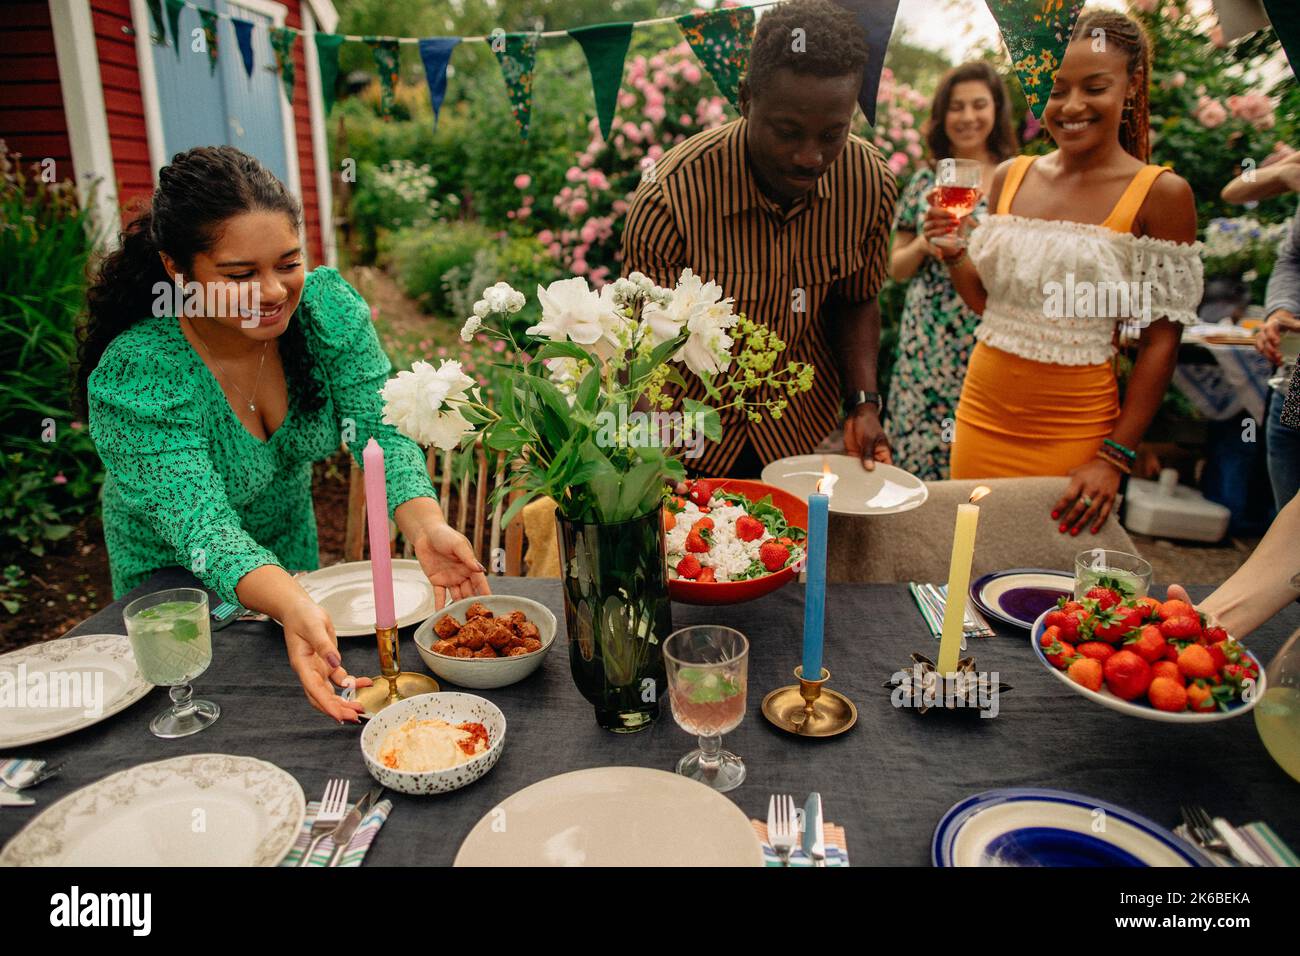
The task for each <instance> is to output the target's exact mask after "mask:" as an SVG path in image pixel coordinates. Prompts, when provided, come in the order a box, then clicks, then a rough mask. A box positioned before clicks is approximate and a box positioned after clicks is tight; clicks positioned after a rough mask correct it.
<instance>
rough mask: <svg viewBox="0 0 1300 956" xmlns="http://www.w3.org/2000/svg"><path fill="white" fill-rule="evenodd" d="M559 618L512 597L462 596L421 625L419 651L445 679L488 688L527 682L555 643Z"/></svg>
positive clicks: (524, 600) (492, 595) (430, 665)
mask: <svg viewBox="0 0 1300 956" xmlns="http://www.w3.org/2000/svg"><path fill="white" fill-rule="evenodd" d="M555 629H556V624H555V615H554V614H552V613H551V612H550V611H549V610H548V609H547V608H546V606H545V605H543V604H538V603H537V602H536V601H530V600H529V599H528V598H521V597H511V596H510V595H508V594H490V595H486V594H485V595H483V596H481V597H474V598H463V599H461V600H459V601H455V602H453V603H451V604H448V605H447V606H446V607H445V608H443V609H442V610H441V611H439V612H438V613H437V614H435V615H434V616H433V617H431V618H429V619H428V620H427V621H425V622H424V623H423V624H421V625H420V626H419V627H418V628H417V629H416V631H415V647H416V649H417V650H418V651H419V652H420V657H422V658H424V663H425V664H426V665H427V666H428V668H429V670H431V671H433V673H434V674H436V675H437V676H438V677H440V678H442V679H443V680H446V681H450V682H451V683H453V684H459V685H460V686H461V687H472V688H475V689H478V690H485V689H489V688H493V687H505V686H506V685H508V684H513V683H515V682H517V681H521V680H523V679H524V678H525V677H527V676H528V675H529V674H531V673H532V672H533V671H535V670H537V668H539V667H540V666H541V665H542V658H543V657H545V656H546V652H547V651H549V650H550V649H551V645H552V644H554V643H555Z"/></svg>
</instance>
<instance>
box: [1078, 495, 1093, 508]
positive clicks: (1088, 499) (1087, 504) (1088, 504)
mask: <svg viewBox="0 0 1300 956" xmlns="http://www.w3.org/2000/svg"><path fill="white" fill-rule="evenodd" d="M1079 500H1080V501H1082V502H1083V506H1084V507H1085V508H1091V507H1092V498H1091V497H1089V496H1088V495H1084V496H1083V497H1082V498H1080V499H1079Z"/></svg>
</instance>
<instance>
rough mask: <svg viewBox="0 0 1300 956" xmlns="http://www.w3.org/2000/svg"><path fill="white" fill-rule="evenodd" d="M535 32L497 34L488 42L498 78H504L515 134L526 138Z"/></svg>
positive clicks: (531, 106) (534, 53)
mask: <svg viewBox="0 0 1300 956" xmlns="http://www.w3.org/2000/svg"><path fill="white" fill-rule="evenodd" d="M537 39H538V34H536V33H498V34H496V35H495V36H493V37H492V39H491V40H490V41H489V42H490V44H491V46H492V52H493V53H495V54H496V58H497V62H498V63H500V64H501V77H502V79H504V80H505V81H506V95H507V96H509V97H510V111H511V112H512V113H514V115H515V125H516V126H518V127H519V135H520V136H521V137H523V138H524V139H525V140H527V139H528V122H529V120H530V119H531V117H532V113H533V66H534V64H535V63H536V62H537Z"/></svg>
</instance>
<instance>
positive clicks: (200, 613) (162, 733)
mask: <svg viewBox="0 0 1300 956" xmlns="http://www.w3.org/2000/svg"><path fill="white" fill-rule="evenodd" d="M124 617H125V619H126V633H127V635H128V636H129V637H130V638H131V650H132V651H134V652H135V663H136V666H137V667H139V668H140V674H141V676H143V677H144V679H145V680H147V681H148V682H149V683H151V684H158V685H159V686H162V687H170V688H171V698H172V705H171V707H169V708H168V709H167V710H165V711H163V712H162V713H161V714H159V715H158V716H157V717H155V718H154V719H153V720H152V721H151V722H150V723H149V729H150V730H152V731H153V733H154V736H156V737H167V738H171V737H187V736H189V735H190V734H196V733H198V732H199V731H200V730H202V729H203V728H205V727H207V726H209V725H211V724H212V723H213V722H214V721H215V720H216V719H217V718H218V717H219V716H221V708H220V707H218V706H217V705H216V704H214V703H213V702H212V701H210V700H195V699H194V698H193V696H192V694H193V691H192V689H191V688H190V681H192V680H194V679H195V678H196V677H198V676H199V675H200V674H202V673H203V672H204V671H205V670H207V669H208V665H209V664H211V663H212V628H211V627H210V626H209V622H208V595H207V593H206V592H204V591H200V590H198V589H197V588H174V589H172V590H170V591H158V592H156V593H154V594H146V595H145V596H144V597H142V598H137V599H136V600H134V601H132V602H131V603H130V604H128V605H127V606H126V611H125V612H124Z"/></svg>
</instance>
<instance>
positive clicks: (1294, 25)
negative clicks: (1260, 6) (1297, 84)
mask: <svg viewBox="0 0 1300 956" xmlns="http://www.w3.org/2000/svg"><path fill="white" fill-rule="evenodd" d="M1264 10H1265V11H1266V12H1267V13H1268V18H1269V20H1270V22H1272V24H1273V32H1274V33H1276V34H1277V38H1278V42H1280V43H1281V44H1282V52H1284V53H1285V54H1286V58H1287V62H1288V63H1290V64H1291V74H1292V75H1293V76H1300V70H1297V67H1300V17H1297V16H1296V14H1295V10H1294V9H1293V5H1292V3H1291V2H1290V0H1264Z"/></svg>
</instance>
